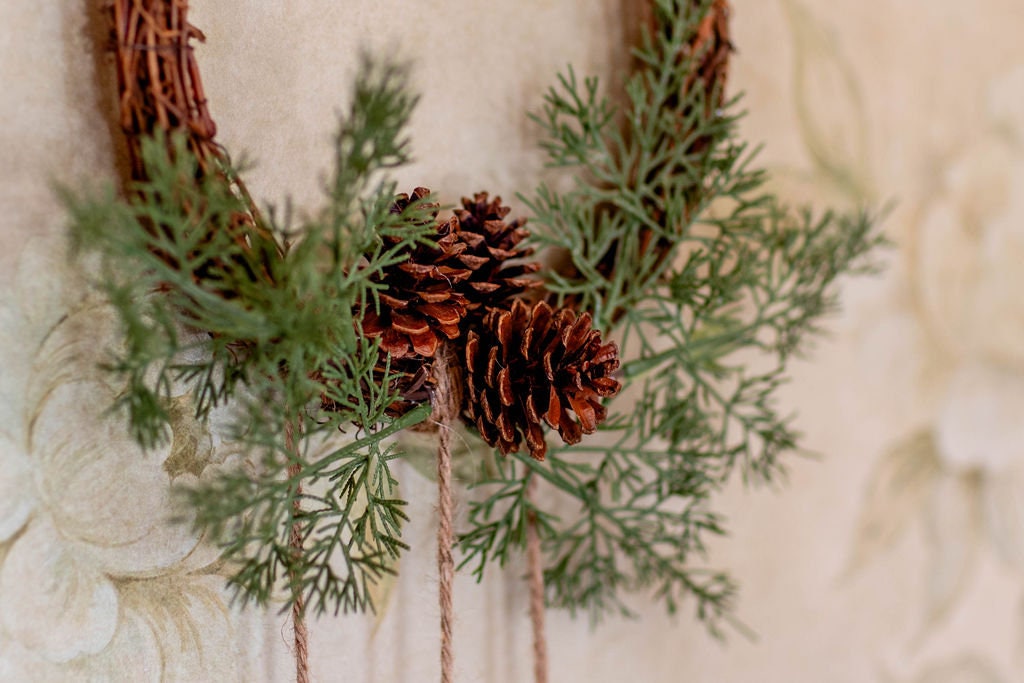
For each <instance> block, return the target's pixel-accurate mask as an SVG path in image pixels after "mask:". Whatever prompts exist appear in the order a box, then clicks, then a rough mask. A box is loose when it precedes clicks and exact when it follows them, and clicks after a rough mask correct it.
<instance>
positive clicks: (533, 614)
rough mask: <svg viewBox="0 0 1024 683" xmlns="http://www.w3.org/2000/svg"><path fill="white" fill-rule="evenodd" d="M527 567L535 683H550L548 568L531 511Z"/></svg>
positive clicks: (532, 488) (529, 493)
mask: <svg viewBox="0 0 1024 683" xmlns="http://www.w3.org/2000/svg"><path fill="white" fill-rule="evenodd" d="M536 489H537V480H536V478H534V477H531V478H530V481H529V482H528V483H527V484H526V499H527V500H528V501H529V502H530V503H531V504H532V503H533V498H534V495H535V494H536ZM526 563H527V568H528V581H529V584H530V625H531V626H532V627H533V680H534V681H535V683H547V681H548V643H547V634H546V633H545V631H544V564H543V560H542V558H541V548H540V534H539V533H538V532H537V514H536V513H535V512H534V511H533V510H531V511H530V512H529V513H528V514H527V516H526Z"/></svg>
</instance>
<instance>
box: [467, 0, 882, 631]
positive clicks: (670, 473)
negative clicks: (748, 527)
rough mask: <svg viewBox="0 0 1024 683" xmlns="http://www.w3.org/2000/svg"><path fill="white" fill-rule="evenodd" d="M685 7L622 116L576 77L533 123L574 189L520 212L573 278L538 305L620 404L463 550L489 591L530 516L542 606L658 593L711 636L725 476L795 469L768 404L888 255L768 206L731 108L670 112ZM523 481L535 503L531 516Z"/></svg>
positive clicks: (494, 486)
mask: <svg viewBox="0 0 1024 683" xmlns="http://www.w3.org/2000/svg"><path fill="white" fill-rule="evenodd" d="M691 5H692V3H691V2H687V1H686V0H663V1H661V2H659V3H658V5H657V11H658V12H660V13H661V25H662V26H664V27H666V30H665V31H663V32H660V33H659V34H658V35H656V36H653V37H649V38H648V40H647V41H645V43H644V44H643V46H642V48H641V49H639V50H638V51H637V53H636V56H637V58H638V60H639V61H640V62H641V63H642V64H643V65H644V68H642V69H640V70H638V72H637V73H636V74H635V75H634V76H633V77H632V78H631V80H630V81H629V83H628V85H627V95H628V97H627V102H626V104H625V105H624V108H623V109H621V110H620V109H618V108H616V107H615V106H614V105H612V104H611V103H610V102H609V100H608V99H605V98H603V97H601V96H600V95H599V92H598V82H597V79H595V78H589V79H585V80H584V81H582V82H580V81H579V80H578V79H577V77H576V75H575V73H574V72H573V71H572V70H571V69H570V70H569V71H568V73H567V74H565V75H563V76H561V77H560V78H559V82H558V85H557V86H556V87H554V88H552V89H551V90H550V91H549V92H548V93H547V96H546V97H545V106H544V110H543V113H542V115H539V116H536V117H534V119H535V121H536V122H537V123H538V124H540V125H541V126H542V127H543V128H544V132H545V138H544V141H543V143H542V144H543V146H544V148H545V150H546V151H547V154H548V159H549V164H550V165H551V166H553V167H557V168H562V169H565V170H566V171H567V172H570V173H572V174H573V177H574V178H575V183H574V186H573V187H572V188H571V189H570V190H568V191H566V192H556V191H554V190H552V189H551V188H550V187H548V186H547V185H541V186H540V187H539V188H538V189H537V191H536V193H535V194H534V195H532V196H529V197H521V199H522V200H523V201H524V202H525V203H526V204H527V206H528V207H529V208H530V210H531V213H532V214H533V217H532V218H531V225H532V227H533V230H534V235H533V237H534V239H535V240H536V242H537V244H538V245H539V246H540V247H541V248H548V249H554V250H557V253H559V254H560V255H561V258H562V259H567V260H568V261H569V262H570V263H571V267H569V268H565V269H564V270H565V271H566V272H567V273H568V274H566V273H562V272H548V273H547V275H548V283H547V284H548V288H549V289H550V290H551V291H552V292H554V293H555V294H556V295H558V297H559V298H560V299H562V300H576V301H578V302H579V305H580V307H581V308H583V309H584V310H591V311H594V317H595V327H597V328H599V329H602V330H604V331H605V333H606V334H609V333H610V334H612V335H613V337H614V338H617V339H618V340H619V342H620V346H621V348H622V357H623V364H622V370H621V372H622V378H621V379H622V381H623V384H624V388H623V391H622V393H621V394H620V395H619V397H617V398H616V399H613V400H612V402H611V406H610V410H611V415H610V417H609V419H608V421H607V422H606V423H605V424H604V425H602V427H601V429H600V431H601V432H602V434H600V435H599V438H594V439H591V440H589V441H584V442H583V443H582V444H578V445H575V446H571V447H559V448H553V449H552V450H550V451H549V454H548V461H547V462H545V463H537V462H534V461H533V460H531V458H529V457H528V456H526V455H522V454H516V456H515V460H518V461H519V463H521V464H519V463H516V462H515V460H512V459H510V460H509V461H508V462H506V463H504V466H502V467H499V468H497V470H496V472H495V473H494V474H492V475H491V476H489V477H487V478H486V479H485V481H484V482H483V483H482V484H481V486H482V487H483V491H482V492H481V499H480V500H478V501H476V502H475V503H473V504H472V507H471V510H470V529H469V530H468V531H467V533H466V534H465V535H464V536H463V538H462V544H463V548H464V549H465V551H466V554H467V557H466V559H465V561H464V563H470V564H472V565H473V567H474V571H475V572H476V573H477V574H478V575H482V573H483V571H484V570H485V568H486V566H487V564H488V563H489V562H491V561H498V562H499V563H502V564H503V563H504V562H506V561H507V560H508V558H509V555H510V553H511V552H512V551H518V549H519V547H520V546H522V544H523V542H524V535H523V534H524V527H523V525H524V520H525V519H526V517H527V514H528V512H530V511H533V512H534V513H535V514H537V516H538V518H539V519H541V520H542V522H543V523H542V525H541V535H542V538H543V542H544V548H545V551H546V561H545V567H546V568H545V573H544V576H545V584H546V587H547V590H548V600H549V602H550V603H551V604H553V605H556V606H559V607H564V608H567V609H569V610H572V611H584V612H588V613H589V614H590V615H591V617H593V618H600V617H601V616H603V615H604V614H605V613H607V612H609V611H617V612H622V613H628V612H629V609H628V606H627V604H626V602H625V601H624V599H623V598H624V595H625V594H626V593H628V592H633V591H653V592H654V593H655V595H656V596H657V597H658V598H659V599H661V600H663V601H664V604H665V605H666V606H667V608H668V610H669V611H675V610H676V609H677V607H678V606H679V604H680V601H681V600H682V599H684V598H686V597H687V596H691V597H692V598H694V607H695V611H696V615H697V616H698V617H699V618H700V619H702V620H704V621H706V622H707V623H708V625H709V627H710V628H711V629H712V630H717V629H718V625H719V622H720V621H721V619H722V618H723V617H726V618H728V616H729V609H730V601H731V599H732V597H733V594H734V592H735V585H734V583H733V582H732V581H731V580H730V578H729V577H728V576H727V574H725V573H722V572H715V571H709V570H707V569H705V568H703V567H701V566H700V564H699V562H700V561H702V560H703V555H704V550H705V539H706V537H707V536H708V535H709V534H723V533H724V532H725V529H724V526H723V521H724V520H723V519H722V518H721V516H720V515H719V514H717V513H716V512H715V511H714V510H713V505H712V503H713V496H714V493H715V492H716V491H718V490H720V489H721V487H722V486H723V485H724V484H725V483H726V482H727V481H728V480H729V479H730V478H731V476H732V475H733V473H734V472H735V471H737V469H738V470H739V471H740V472H741V474H742V476H743V477H745V478H746V479H752V480H765V479H770V478H771V477H772V476H773V475H774V474H775V473H776V472H777V471H778V470H779V469H780V468H781V467H782V464H781V463H780V460H779V458H780V456H782V455H783V454H785V453H787V452H793V451H795V450H796V449H797V444H798V434H797V433H796V432H795V431H794V429H793V426H792V424H791V420H790V419H788V418H787V417H786V416H784V415H782V414H780V412H779V410H778V408H777V407H776V405H775V401H774V398H775V391H776V389H777V388H778V386H779V385H780V383H782V382H784V381H785V376H786V375H785V373H786V366H787V362H788V360H789V359H790V357H791V356H792V355H793V353H794V352H798V351H799V350H801V349H802V348H803V346H804V344H805V342H806V338H807V336H808V335H809V334H811V333H813V332H815V331H817V325H818V323H819V321H820V320H821V318H822V316H823V315H825V314H826V313H828V312H829V311H831V310H833V309H834V305H835V290H834V288H833V287H832V285H833V283H834V281H835V279H836V277H838V276H839V275H840V274H843V273H858V272H865V271H868V270H871V268H872V265H871V262H870V261H869V260H867V257H868V255H869V254H870V252H871V251H872V249H874V248H875V247H876V246H877V245H879V244H880V243H881V241H882V240H881V238H880V237H879V236H878V235H877V234H876V232H875V231H874V230H873V228H872V220H871V218H870V217H869V216H868V214H867V213H865V212H860V213H856V214H853V215H845V214H835V213H825V214H823V215H820V216H816V215H814V214H812V213H811V212H810V211H808V210H800V211H796V210H793V209H792V208H790V207H787V206H784V205H783V204H781V203H780V202H779V201H778V199H777V198H775V197H774V196H772V195H770V194H767V193H766V192H765V190H764V189H763V185H764V182H765V180H766V174H765V172H764V171H761V170H755V169H754V168H753V164H752V161H753V159H752V157H753V154H752V153H751V152H749V151H748V149H747V146H746V145H745V144H744V143H742V142H739V141H738V140H737V132H736V122H737V118H738V117H737V115H735V114H734V113H732V112H734V111H735V109H736V102H735V101H734V102H732V103H730V104H729V105H728V106H726V107H724V108H723V109H722V110H718V109H716V108H714V107H711V106H708V102H709V100H711V101H713V97H714V95H713V94H712V96H711V97H709V95H708V93H705V92H704V91H703V90H702V89H701V88H692V89H690V90H689V91H687V96H686V97H682V98H680V97H678V93H680V92H681V91H682V90H683V84H684V81H685V79H686V77H687V75H688V74H689V73H691V71H692V68H693V65H694V64H695V63H696V61H697V59H698V58H699V57H700V55H699V54H691V55H690V56H689V58H686V59H683V60H681V61H679V60H677V59H676V56H677V55H680V54H684V50H683V48H684V46H686V45H688V44H690V42H691V40H692V37H693V32H694V31H695V30H696V27H697V26H698V24H699V20H700V18H701V17H702V16H703V14H704V12H705V11H706V5H705V7H704V9H701V10H698V9H694V8H692V7H691ZM620 122H621V123H624V125H620ZM680 122H683V123H682V124H681V123H680ZM681 129H682V130H684V131H686V134H685V137H681V136H680V133H679V131H680V130H681ZM696 141H705V142H703V143H698V142H696ZM645 231H647V232H648V233H649V234H650V235H651V236H652V238H651V239H647V240H645V239H644V238H643V235H644V233H645ZM655 244H657V245H658V249H655V248H654V247H653V245H655ZM608 263H614V264H616V266H615V267H614V268H613V269H612V270H611V272H606V271H607V270H608V269H607V267H606V266H605V264H608ZM753 368H758V369H756V370H754V369H753ZM533 478H539V479H541V480H542V481H543V482H544V483H545V484H546V486H544V487H542V488H541V489H540V492H539V493H538V495H537V496H536V497H535V500H536V502H535V503H531V501H530V500H528V499H527V497H526V495H525V492H526V488H527V486H529V485H530V480H531V479H533ZM558 510H561V511H564V510H571V511H573V512H572V514H571V515H566V514H562V515H559V514H557V513H556V511H558Z"/></svg>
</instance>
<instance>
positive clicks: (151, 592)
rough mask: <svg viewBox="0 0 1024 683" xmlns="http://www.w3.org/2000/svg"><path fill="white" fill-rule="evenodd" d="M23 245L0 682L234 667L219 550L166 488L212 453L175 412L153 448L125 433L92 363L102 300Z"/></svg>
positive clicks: (8, 384)
mask: <svg viewBox="0 0 1024 683" xmlns="http://www.w3.org/2000/svg"><path fill="white" fill-rule="evenodd" d="M35 247H38V248H30V249H28V250H27V251H26V253H25V255H24V256H23V258H22V263H21V269H22V272H23V273H24V274H25V276H24V277H21V278H20V279H19V282H18V284H17V287H18V291H17V292H16V293H15V294H16V295H15V296H14V297H11V299H10V300H9V302H10V303H9V304H6V305H5V306H4V308H3V309H2V310H0V330H2V332H0V334H2V335H3V339H2V340H0V342H2V344H3V348H5V349H7V350H8V353H11V351H12V350H19V349H20V353H23V354H24V356H23V357H21V358H16V357H11V356H8V358H7V359H6V362H7V363H8V364H9V365H8V367H10V368H11V371H10V372H4V373H3V374H2V378H3V379H2V380H0V384H2V386H0V411H2V415H0V417H2V419H0V425H3V428H2V429H3V431H0V679H2V680H54V679H64V678H69V677H70V678H78V677H79V676H81V677H82V678H84V679H88V680H131V681H144V680H162V681H195V680H218V681H220V680H224V681H229V680H236V679H237V671H236V666H235V664H236V662H235V659H234V658H233V657H232V656H230V655H231V653H232V652H233V650H234V649H235V647H234V643H233V638H234V636H233V622H234V620H235V618H236V615H234V614H233V613H232V612H231V610H229V609H228V607H227V603H226V600H225V595H224V588H223V586H224V577H223V576H221V575H218V574H217V572H216V571H215V569H214V568H215V567H216V564H215V562H216V560H217V554H216V552H215V551H214V550H213V549H212V548H211V547H209V546H208V545H207V544H204V543H203V542H202V539H201V538H200V537H199V536H198V535H197V534H196V533H194V532H193V531H191V530H190V528H189V526H188V525H186V524H177V523H172V522H171V521H170V518H171V516H172V513H174V512H175V511H176V510H175V506H174V501H173V499H172V485H173V484H174V483H175V482H180V481H187V480H188V479H189V478H194V477H195V476H196V475H197V474H199V475H201V474H202V473H203V469H204V468H205V466H206V465H208V464H212V463H213V462H214V461H215V459H216V460H222V459H223V453H220V454H217V453H215V452H214V450H215V449H214V438H213V436H212V435H211V434H210V433H209V430H208V429H205V428H202V427H200V426H199V425H198V424H196V423H195V421H194V420H191V421H190V418H189V414H188V411H184V410H182V411H176V412H175V413H174V414H175V415H176V420H177V423H176V424H175V425H174V434H175V438H174V439H172V441H171V443H170V444H168V445H167V446H166V447H164V448H163V449H159V450H156V451H154V452H148V453H147V452H143V451H142V450H141V449H140V448H139V447H138V446H137V445H136V444H135V443H134V442H133V441H132V440H131V438H130V437H129V436H128V434H127V432H126V429H125V425H124V419H123V416H120V415H109V414H108V410H107V409H108V408H109V406H110V405H111V404H112V402H113V400H114V397H115V395H116V392H117V387H114V386H111V385H110V384H109V376H108V375H107V374H106V373H104V372H103V371H102V370H100V369H98V367H97V366H98V363H99V362H100V361H101V360H102V358H103V354H104V353H105V349H106V348H107V347H108V345H110V344H112V343H114V342H115V340H116V338H117V336H116V335H117V326H116V320H115V318H114V315H113V312H112V311H111V310H110V309H109V307H107V306H104V305H102V304H100V303H97V302H94V301H90V300H89V299H88V298H87V297H85V296H81V295H74V294H71V293H74V292H76V291H84V289H86V288H81V287H77V286H64V287H62V286H61V283H60V282H59V281H58V280H55V279H52V274H55V273H60V272H61V271H62V270H66V268H64V269H62V268H61V267H60V265H61V264H60V261H59V259H60V258H61V257H60V256H57V255H47V254H48V253H52V252H59V251H60V250H59V249H56V250H55V249H52V245H35ZM39 272H43V273H49V274H51V278H38V277H37V273H39ZM74 284H75V285H77V284H80V283H74ZM15 353H18V352H17V351H16V352H15ZM181 400H186V399H185V398H184V397H183V398H182V399H181ZM221 450H222V451H227V449H224V448H222V449H221ZM172 456H173V457H172Z"/></svg>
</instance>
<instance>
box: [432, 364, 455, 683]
mask: <svg viewBox="0 0 1024 683" xmlns="http://www.w3.org/2000/svg"><path fill="white" fill-rule="evenodd" d="M450 353H451V351H450V349H449V348H448V345H447V344H445V345H443V346H442V347H441V348H440V349H439V350H438V353H437V356H436V358H435V360H434V369H433V371H434V379H435V381H436V382H437V385H436V388H435V389H434V414H433V420H434V422H436V423H437V427H438V440H437V512H438V523H437V577H438V603H439V605H440V607H441V683H452V681H453V680H454V679H453V671H454V662H455V660H454V655H453V651H452V625H453V622H454V620H455V610H454V608H453V606H452V590H453V586H454V583H455V559H454V557H453V555H452V546H453V545H454V543H455V530H454V523H453V521H452V517H453V508H454V505H453V502H452V444H451V440H452V419H453V418H454V417H455V404H456V403H455V388H454V387H453V383H452V375H451V373H452V369H451V366H450V365H449V358H448V356H449V354H450Z"/></svg>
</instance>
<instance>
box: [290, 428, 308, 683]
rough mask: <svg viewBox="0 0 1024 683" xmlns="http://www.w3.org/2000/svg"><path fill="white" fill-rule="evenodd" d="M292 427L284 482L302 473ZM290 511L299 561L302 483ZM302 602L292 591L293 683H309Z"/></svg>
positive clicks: (292, 540)
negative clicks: (289, 458) (289, 457)
mask: <svg viewBox="0 0 1024 683" xmlns="http://www.w3.org/2000/svg"><path fill="white" fill-rule="evenodd" d="M292 429H293V428H292V423H291V421H290V420H289V421H288V422H286V423H285V426H284V442H285V448H286V449H287V451H288V454H289V456H294V457H295V462H294V463H292V464H291V465H289V466H288V478H289V479H294V478H296V477H297V476H298V475H299V472H301V470H302V466H301V464H300V463H299V462H298V453H297V452H296V451H295V436H294V432H293V431H292ZM292 510H293V513H294V518H295V519H296V521H294V522H293V523H292V527H291V529H290V530H289V534H288V545H289V547H290V548H291V551H292V553H293V554H294V555H295V559H299V558H301V557H302V526H301V524H300V523H299V522H298V517H299V516H300V515H301V514H302V482H301V481H296V482H295V498H294V499H293V500H292ZM289 578H291V583H292V585H293V586H297V585H298V580H297V577H295V576H294V574H292V576H290V577H289ZM305 612H306V599H305V596H303V594H302V591H301V590H295V591H293V594H292V630H293V631H294V633H295V683H309V631H308V630H307V629H306V616H305Z"/></svg>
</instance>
